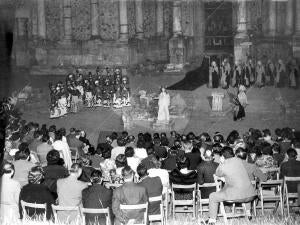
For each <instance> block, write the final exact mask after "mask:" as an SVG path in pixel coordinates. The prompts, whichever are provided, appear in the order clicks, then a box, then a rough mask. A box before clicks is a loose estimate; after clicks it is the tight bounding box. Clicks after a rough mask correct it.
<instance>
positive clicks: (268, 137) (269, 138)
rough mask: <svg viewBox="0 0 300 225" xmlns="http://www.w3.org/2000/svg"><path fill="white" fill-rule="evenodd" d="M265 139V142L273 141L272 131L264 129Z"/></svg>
mask: <svg viewBox="0 0 300 225" xmlns="http://www.w3.org/2000/svg"><path fill="white" fill-rule="evenodd" d="M262 132H263V138H264V140H271V138H272V136H271V131H270V130H269V129H264V130H263V131H262Z"/></svg>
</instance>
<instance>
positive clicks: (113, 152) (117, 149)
mask: <svg viewBox="0 0 300 225" xmlns="http://www.w3.org/2000/svg"><path fill="white" fill-rule="evenodd" d="M124 153H125V146H117V147H115V148H113V149H112V150H111V157H110V158H111V159H113V160H116V158H117V156H118V155H120V154H124Z"/></svg>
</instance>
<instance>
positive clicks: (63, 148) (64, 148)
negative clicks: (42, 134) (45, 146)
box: [52, 131, 72, 169]
mask: <svg viewBox="0 0 300 225" xmlns="http://www.w3.org/2000/svg"><path fill="white" fill-rule="evenodd" d="M62 139H63V134H62V132H60V131H57V132H56V133H55V141H54V143H53V144H52V146H53V148H54V149H55V150H57V151H58V152H59V154H60V157H61V158H63V159H64V162H65V166H66V168H67V169H70V168H71V165H72V159H71V152H70V148H69V145H68V143H67V142H65V141H63V140H62Z"/></svg>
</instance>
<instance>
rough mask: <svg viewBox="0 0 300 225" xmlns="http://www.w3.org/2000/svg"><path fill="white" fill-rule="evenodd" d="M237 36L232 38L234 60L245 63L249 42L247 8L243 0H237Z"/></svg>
mask: <svg viewBox="0 0 300 225" xmlns="http://www.w3.org/2000/svg"><path fill="white" fill-rule="evenodd" d="M237 4H238V5H237V34H236V35H235V37H234V58H235V61H242V62H245V61H246V59H247V54H249V46H248V45H246V44H245V43H246V42H248V41H249V37H248V35H247V21H246V19H247V7H246V1H245V0H237Z"/></svg>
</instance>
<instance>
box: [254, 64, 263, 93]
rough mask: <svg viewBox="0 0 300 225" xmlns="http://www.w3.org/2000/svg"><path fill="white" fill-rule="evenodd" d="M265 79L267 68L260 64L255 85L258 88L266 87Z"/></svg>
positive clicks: (257, 68)
mask: <svg viewBox="0 0 300 225" xmlns="http://www.w3.org/2000/svg"><path fill="white" fill-rule="evenodd" d="M264 77H265V68H264V66H263V65H262V64H261V63H259V62H258V65H257V67H256V82H255V85H256V86H257V87H262V86H264V82H263V80H264Z"/></svg>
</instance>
